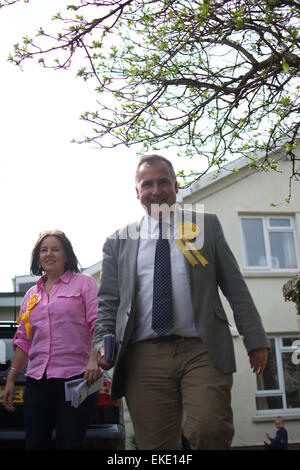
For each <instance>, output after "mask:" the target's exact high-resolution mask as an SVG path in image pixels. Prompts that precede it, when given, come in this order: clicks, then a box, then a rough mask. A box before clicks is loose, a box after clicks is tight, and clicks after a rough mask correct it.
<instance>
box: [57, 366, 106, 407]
mask: <svg viewBox="0 0 300 470" xmlns="http://www.w3.org/2000/svg"><path fill="white" fill-rule="evenodd" d="M102 381H103V374H102V375H101V377H100V378H99V379H98V380H97V381H96V382H94V383H93V384H92V385H90V386H88V384H87V380H85V379H75V380H70V381H69V382H65V396H66V401H70V402H71V405H72V406H74V407H75V408H78V406H79V405H80V404H81V403H82V402H83V401H84V400H85V399H86V398H87V397H88V396H89V395H91V394H92V393H95V392H98V391H99V390H100V389H101V386H102Z"/></svg>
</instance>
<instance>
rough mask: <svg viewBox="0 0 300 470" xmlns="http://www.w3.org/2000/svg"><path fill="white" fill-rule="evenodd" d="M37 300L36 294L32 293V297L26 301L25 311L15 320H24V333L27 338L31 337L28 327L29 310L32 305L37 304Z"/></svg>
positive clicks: (18, 321)
mask: <svg viewBox="0 0 300 470" xmlns="http://www.w3.org/2000/svg"><path fill="white" fill-rule="evenodd" d="M37 301H38V295H37V294H34V295H33V296H32V297H30V299H29V300H28V302H27V309H26V312H24V313H22V315H20V316H19V317H18V318H17V320H16V321H17V323H20V322H21V320H24V321H25V329H26V335H27V338H28V339H31V329H30V320H29V317H30V312H31V310H32V309H33V307H34V306H35V305H36V304H37Z"/></svg>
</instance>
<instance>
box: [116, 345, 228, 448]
mask: <svg viewBox="0 0 300 470" xmlns="http://www.w3.org/2000/svg"><path fill="white" fill-rule="evenodd" d="M124 365H125V374H126V386H125V397H126V402H127V406H128V409H129V413H130V415H131V419H132V423H133V427H134V431H135V437H136V441H137V447H138V449H139V450H149V449H150V450H159V449H161V450H165V449H169V450H177V449H180V446H181V436H182V431H183V434H184V436H185V437H186V438H187V439H188V441H189V445H190V448H191V449H192V450H196V449H198V450H200V449H201V450H202V449H206V450H217V449H218V450H220V449H222V450H224V449H229V448H230V445H231V442H232V438H233V434H234V430H233V417H232V410H231V387H232V374H222V373H221V372H220V371H218V370H217V369H216V368H215V367H214V365H213V363H212V362H211V361H210V359H209V358H208V354H207V351H206V349H205V348H204V346H203V344H202V342H201V340H200V339H198V338H185V339H181V340H176V341H171V342H160V343H153V342H152V341H151V340H147V341H141V342H138V343H134V344H132V345H131V346H130V347H129V349H128V352H127V353H126V355H125V363H124Z"/></svg>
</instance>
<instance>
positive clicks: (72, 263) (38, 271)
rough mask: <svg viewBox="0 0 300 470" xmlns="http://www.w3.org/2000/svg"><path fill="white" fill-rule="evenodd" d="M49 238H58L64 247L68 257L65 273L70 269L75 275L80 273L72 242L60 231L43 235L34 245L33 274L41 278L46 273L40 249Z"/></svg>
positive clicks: (32, 256)
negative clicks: (41, 260) (42, 264)
mask: <svg viewBox="0 0 300 470" xmlns="http://www.w3.org/2000/svg"><path fill="white" fill-rule="evenodd" d="M49 236H53V237H56V238H58V239H59V240H60V241H61V243H62V245H63V248H64V250H65V254H66V257H67V262H66V264H65V271H67V270H68V269H69V270H70V271H72V272H74V273H79V272H80V271H81V269H80V268H79V267H78V265H79V263H78V260H77V257H76V255H75V253H74V251H73V247H72V245H71V242H70V240H69V239H68V238H67V237H66V235H65V234H64V233H63V232H61V231H60V230H50V231H48V232H43V233H41V234H40V236H39V239H38V241H37V242H36V244H35V245H34V248H33V250H32V254H31V265H30V272H31V274H34V275H36V276H41V275H42V274H43V272H44V270H43V268H42V266H41V263H40V248H41V243H42V241H43V240H45V238H46V237H49Z"/></svg>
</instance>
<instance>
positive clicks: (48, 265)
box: [40, 235, 68, 276]
mask: <svg viewBox="0 0 300 470" xmlns="http://www.w3.org/2000/svg"><path fill="white" fill-rule="evenodd" d="M67 260H68V259H67V256H66V253H65V250H64V247H63V244H62V242H61V241H60V240H59V238H57V237H55V236H54V235H49V236H47V237H46V238H44V240H43V241H42V243H41V246H40V263H41V266H42V268H43V270H44V271H45V272H46V274H50V275H52V276H60V275H61V274H63V273H64V271H65V265H66V262H67Z"/></svg>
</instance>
